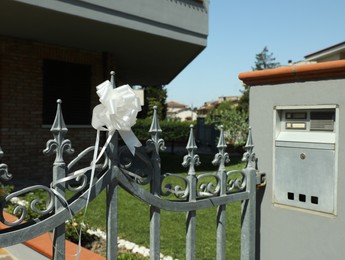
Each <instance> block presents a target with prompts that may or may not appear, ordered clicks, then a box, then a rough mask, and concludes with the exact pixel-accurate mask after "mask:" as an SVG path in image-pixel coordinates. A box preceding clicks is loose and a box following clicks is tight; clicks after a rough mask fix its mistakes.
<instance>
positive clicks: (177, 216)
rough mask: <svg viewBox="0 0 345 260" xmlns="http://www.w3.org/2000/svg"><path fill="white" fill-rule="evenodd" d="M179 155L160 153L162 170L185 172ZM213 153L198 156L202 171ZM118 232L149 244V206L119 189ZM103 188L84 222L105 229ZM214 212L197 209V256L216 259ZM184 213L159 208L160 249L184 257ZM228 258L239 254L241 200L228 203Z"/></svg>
mask: <svg viewBox="0 0 345 260" xmlns="http://www.w3.org/2000/svg"><path fill="white" fill-rule="evenodd" d="M176 160H181V161H182V157H176V155H171V154H162V169H163V172H165V171H169V172H175V173H177V172H180V173H181V172H186V169H184V168H183V167H182V166H180V163H177V162H176ZM211 160H212V157H210V156H201V161H202V165H203V166H200V167H199V168H201V169H200V170H201V171H210V170H212V171H214V170H216V168H215V167H214V166H212V165H211V163H210V162H211ZM242 167H243V164H241V163H238V161H234V162H233V163H232V165H231V166H229V167H228V170H233V169H241V168H242ZM118 196H119V213H118V214H119V222H118V225H119V236H120V237H121V238H124V239H126V240H129V241H132V242H134V243H136V244H139V245H143V246H146V247H149V238H150V234H149V229H150V226H149V221H150V220H149V219H150V214H149V206H148V205H146V204H145V203H143V202H141V201H139V200H138V199H136V198H133V197H131V195H129V194H128V193H126V192H125V191H124V190H122V189H119V195H118ZM105 210H106V209H105V192H103V193H102V194H101V195H100V196H98V197H97V198H96V199H95V200H94V201H92V202H91V203H90V205H89V208H88V211H87V214H86V222H87V223H88V224H89V225H90V226H92V227H94V228H97V227H98V228H101V229H102V230H105ZM216 212H217V208H216V207H214V208H209V209H204V210H199V211H197V239H196V241H197V257H196V258H197V259H215V255H216ZM185 216H186V214H185V213H184V212H170V211H162V212H161V252H162V253H163V254H164V255H170V256H173V257H174V258H178V259H185ZM226 226H227V259H239V258H240V256H239V254H240V203H239V202H237V203H233V204H229V205H228V206H227V224H226Z"/></svg>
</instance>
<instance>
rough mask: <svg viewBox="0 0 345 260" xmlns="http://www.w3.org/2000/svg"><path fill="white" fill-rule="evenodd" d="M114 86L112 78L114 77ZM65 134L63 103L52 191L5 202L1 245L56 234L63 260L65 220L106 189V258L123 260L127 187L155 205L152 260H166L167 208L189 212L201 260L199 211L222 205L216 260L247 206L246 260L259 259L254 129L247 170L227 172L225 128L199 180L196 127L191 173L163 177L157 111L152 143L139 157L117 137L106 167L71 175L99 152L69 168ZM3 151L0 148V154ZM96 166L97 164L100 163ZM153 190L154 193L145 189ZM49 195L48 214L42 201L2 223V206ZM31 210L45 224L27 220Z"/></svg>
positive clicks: (190, 239) (189, 255)
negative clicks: (231, 220) (232, 218)
mask: <svg viewBox="0 0 345 260" xmlns="http://www.w3.org/2000/svg"><path fill="white" fill-rule="evenodd" d="M112 82H114V80H113V79H112ZM67 131H68V130H67V128H66V126H65V123H64V121H63V116H62V113H61V102H60V101H58V104H57V113H56V117H55V121H54V124H53V126H52V128H51V132H52V134H53V136H54V138H53V139H51V140H49V141H48V142H47V147H46V149H45V150H44V153H46V154H55V161H54V164H53V182H52V184H51V185H50V187H46V186H43V185H34V186H31V187H27V188H24V189H22V190H20V191H16V192H13V193H11V194H9V195H7V196H6V197H5V198H4V200H3V201H2V202H1V207H2V208H1V216H0V218H1V219H0V220H1V222H3V223H4V224H6V225H8V226H10V227H9V228H7V229H4V230H1V231H0V247H6V246H10V245H13V244H17V243H21V242H24V241H26V240H29V239H32V238H34V237H37V236H39V235H41V234H43V233H46V232H50V231H51V230H54V232H53V252H54V259H56V260H57V259H64V258H65V248H64V247H65V221H67V220H68V219H70V218H71V216H73V215H75V214H76V213H78V212H79V211H81V210H82V209H84V208H85V207H87V203H88V202H89V201H92V200H93V199H94V198H96V197H97V196H98V194H100V192H101V191H102V190H104V189H106V207H107V211H106V227H107V228H106V240H107V242H106V244H107V251H106V257H107V259H117V254H118V251H117V250H118V249H117V247H116V246H114V245H117V239H118V210H121V209H118V188H119V187H120V186H121V187H122V188H123V189H124V190H126V191H127V192H128V193H130V194H131V195H132V196H134V197H136V198H138V199H140V200H142V201H143V202H145V203H147V204H148V205H149V206H150V223H149V225H150V259H160V220H161V210H169V211H176V212H186V259H195V258H196V239H197V235H196V221H197V211H198V210H200V209H204V208H211V207H217V208H218V210H217V217H216V219H215V220H214V221H215V223H216V225H217V226H216V230H217V235H216V238H215V239H216V240H217V241H216V246H217V249H216V254H217V255H216V259H227V258H226V253H225V252H226V246H227V245H226V218H227V216H226V214H227V207H226V205H227V204H229V203H232V202H235V201H242V219H241V259H243V260H245V259H254V258H255V230H256V227H255V223H256V220H255V217H256V187H257V185H260V184H262V183H263V178H262V176H263V175H261V174H259V172H258V170H257V169H256V158H255V154H254V152H253V142H252V137H251V132H250V131H249V135H248V140H247V144H246V146H245V149H246V152H245V154H244V156H243V158H244V160H245V161H246V167H245V168H244V169H243V170H236V171H227V170H226V168H225V165H226V163H227V162H228V161H229V155H228V154H227V153H226V151H225V149H226V143H225V141H224V134H223V129H221V132H220V136H219V143H218V146H217V148H218V153H216V154H215V157H214V160H213V162H212V163H213V164H214V165H215V171H214V172H210V173H202V174H197V173H196V171H195V166H197V165H198V164H199V163H200V158H199V156H198V155H197V154H196V150H197V147H196V144H195V139H194V134H193V127H192V126H191V129H190V136H189V141H188V143H187V146H186V149H187V155H185V156H184V158H183V163H182V164H183V166H185V167H186V168H188V170H186V174H174V173H162V171H161V159H160V152H161V151H162V150H164V140H163V139H161V138H160V135H161V132H162V130H161V128H160V125H159V121H158V118H157V113H156V110H155V111H154V116H153V119H152V124H151V128H150V129H149V133H150V135H151V138H150V139H149V140H148V141H147V143H146V145H145V146H142V147H141V148H138V149H136V151H135V154H134V155H133V154H132V153H131V152H130V151H129V150H128V149H127V148H126V147H125V146H120V145H119V143H118V138H119V137H118V134H117V133H115V134H114V135H113V136H112V137H111V140H110V142H109V144H107V145H106V152H105V153H104V155H103V158H102V162H101V163H97V164H96V163H94V164H93V163H91V165H92V166H90V167H86V168H82V169H79V170H77V171H73V172H72V171H71V168H72V167H73V166H74V165H75V164H76V163H77V162H78V161H79V160H81V159H82V158H83V157H84V156H86V155H87V154H88V153H90V152H92V151H93V150H94V149H95V147H89V148H87V149H85V150H84V151H83V152H82V153H80V154H79V155H78V156H77V157H76V158H75V159H74V160H73V161H71V162H70V163H69V164H66V163H65V161H64V153H72V152H73V149H72V145H71V141H70V140H68V139H65V135H66V133H67ZM1 155H2V151H1V149H0V156H1ZM94 161H95V160H94ZM0 176H1V179H2V180H8V179H10V177H11V176H10V174H9V173H8V167H7V165H6V164H0ZM143 185H149V186H150V189H149V191H148V190H147V189H145V188H144V187H143ZM38 189H41V190H44V191H45V192H46V193H47V195H48V200H47V205H46V207H45V209H39V207H38V206H37V204H38V203H39V201H38V200H37V199H34V200H32V201H31V202H30V204H29V206H22V205H16V207H15V210H14V212H13V213H16V214H19V215H20V217H19V218H18V220H16V221H15V222H10V221H8V220H6V219H5V217H4V214H3V212H4V208H5V206H6V204H7V203H9V201H10V200H11V199H12V198H13V197H17V196H20V195H22V194H26V193H28V192H32V191H35V190H38ZM66 190H69V191H71V192H73V193H74V196H73V197H72V198H71V199H70V200H69V201H68V202H67V201H66V199H65V192H66ZM28 207H30V209H31V210H32V211H34V212H36V213H37V214H39V215H40V217H39V218H37V219H35V220H33V221H27V222H26V221H25V217H26V215H27V212H28Z"/></svg>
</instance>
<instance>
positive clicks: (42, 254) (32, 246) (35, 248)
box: [0, 0, 105, 260]
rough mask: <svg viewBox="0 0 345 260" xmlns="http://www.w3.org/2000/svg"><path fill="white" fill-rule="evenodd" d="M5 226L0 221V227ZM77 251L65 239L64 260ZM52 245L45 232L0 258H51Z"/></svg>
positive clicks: (84, 257) (96, 258)
mask: <svg viewBox="0 0 345 260" xmlns="http://www.w3.org/2000/svg"><path fill="white" fill-rule="evenodd" d="M0 1H1V0H0ZM3 214H4V216H5V218H6V219H12V221H13V220H15V218H14V217H13V216H11V215H9V214H8V213H6V212H3ZM4 228H6V226H5V225H4V224H3V223H0V229H4ZM76 252H78V246H77V245H76V244H74V243H72V242H70V241H67V240H66V258H65V259H66V260H75V256H74V255H75V253H76ZM52 255H53V247H52V238H51V234H48V233H45V234H43V235H41V236H38V237H36V238H33V239H31V240H28V241H25V242H24V243H22V244H17V245H14V246H9V247H6V248H2V249H1V248H0V260H48V259H52ZM79 259H80V260H89V259H92V260H105V257H103V256H100V255H98V254H95V253H93V252H91V251H90V250H87V249H85V248H81V252H80V255H79Z"/></svg>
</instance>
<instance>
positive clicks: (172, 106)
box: [167, 101, 197, 122]
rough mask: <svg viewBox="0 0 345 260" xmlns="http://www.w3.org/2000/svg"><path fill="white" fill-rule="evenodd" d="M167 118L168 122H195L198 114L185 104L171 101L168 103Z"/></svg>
mask: <svg viewBox="0 0 345 260" xmlns="http://www.w3.org/2000/svg"><path fill="white" fill-rule="evenodd" d="M167 118H168V120H180V121H182V122H183V121H195V120H196V119H197V113H196V112H195V111H193V110H192V109H191V108H189V107H188V106H187V105H185V104H182V103H178V102H175V101H170V102H168V103H167Z"/></svg>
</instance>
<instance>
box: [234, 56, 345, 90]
mask: <svg viewBox="0 0 345 260" xmlns="http://www.w3.org/2000/svg"><path fill="white" fill-rule="evenodd" d="M238 78H239V79H240V80H242V81H243V82H244V83H245V84H246V85H248V86H257V85H273V84H281V83H290V82H301V81H312V80H324V79H336V78H345V60H336V61H328V62H320V63H310V64H303V65H291V66H284V67H279V68H275V69H268V70H256V71H250V72H243V73H240V74H239V75H238Z"/></svg>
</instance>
